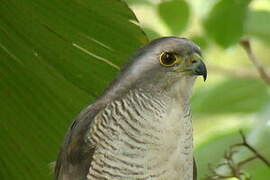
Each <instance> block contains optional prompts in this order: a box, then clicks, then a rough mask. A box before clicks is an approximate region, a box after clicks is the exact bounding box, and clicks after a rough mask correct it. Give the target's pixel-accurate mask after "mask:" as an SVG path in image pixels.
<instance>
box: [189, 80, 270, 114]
mask: <svg viewBox="0 0 270 180" xmlns="http://www.w3.org/2000/svg"><path fill="white" fill-rule="evenodd" d="M269 98H270V96H269V94H268V91H267V87H266V86H265V84H264V83H263V82H262V81H258V80H256V79H250V78H249V79H227V80H225V81H222V82H220V83H217V84H216V85H215V86H213V87H211V88H207V89H206V88H204V89H198V90H196V92H195V94H194V96H193V100H192V108H193V113H194V114H199V115H208V116H209V115H221V114H222V115H223V114H225V113H230V114H231V113H254V112H257V111H259V110H261V109H262V107H263V106H264V105H265V104H267V102H268V100H269ZM251 104H252V106H251Z"/></svg>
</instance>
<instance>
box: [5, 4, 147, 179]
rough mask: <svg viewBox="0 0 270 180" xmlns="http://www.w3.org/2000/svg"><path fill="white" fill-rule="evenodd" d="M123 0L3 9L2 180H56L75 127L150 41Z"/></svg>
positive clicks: (9, 6) (19, 5) (18, 5)
mask: <svg viewBox="0 0 270 180" xmlns="http://www.w3.org/2000/svg"><path fill="white" fill-rule="evenodd" d="M133 22H136V18H135V16H134V14H133V13H132V12H131V11H130V10H129V9H128V8H127V6H126V4H124V3H123V2H122V1H118V0H83V1H79V0H53V1H47V0H24V1H17V0H3V1H1V3H0V24H1V25H0V99H1V100H0V109H1V111H0V120H1V123H0V129H1V131H0V137H1V141H0V155H1V160H0V177H1V179H17V180H24V179H25V180H29V179H33V180H34V179H42V180H45V179H52V178H51V177H50V176H51V174H52V173H51V172H50V169H49V163H50V162H52V161H54V160H55V158H56V156H57V153H58V150H59V147H60V145H61V143H62V141H63V136H64V134H65V131H66V129H67V127H68V125H69V124H70V123H71V121H72V119H73V118H74V117H75V116H76V115H77V114H78V112H79V111H80V110H81V109H82V108H83V107H85V106H86V105H87V104H89V103H91V102H92V101H93V100H94V99H95V97H96V96H98V95H99V94H100V93H101V92H102V91H103V89H104V88H105V86H106V85H107V84H108V83H109V82H110V81H111V79H112V78H113V77H114V76H115V75H116V73H117V72H118V69H117V67H119V66H121V65H122V64H123V63H124V62H125V61H126V60H127V58H128V57H129V56H130V54H131V53H132V52H133V51H134V50H135V49H136V48H138V47H139V46H141V45H142V44H144V43H145V42H146V41H147V39H146V36H145V35H144V33H143V32H142V30H141V29H140V28H139V27H138V26H137V25H136V23H133Z"/></svg>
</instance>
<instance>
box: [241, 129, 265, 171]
mask: <svg viewBox="0 0 270 180" xmlns="http://www.w3.org/2000/svg"><path fill="white" fill-rule="evenodd" d="M239 133H240V135H241V137H242V141H243V142H242V145H243V146H245V147H247V148H248V149H249V150H250V151H252V152H253V153H254V154H255V156H256V157H257V158H259V159H260V160H261V161H262V162H264V163H265V164H266V165H267V166H268V167H269V168H270V162H269V161H268V160H267V159H266V158H265V157H263V156H262V155H261V154H260V153H259V152H258V151H257V150H256V149H255V148H253V147H252V146H251V145H249V144H248V143H247V139H246V137H245V135H244V133H243V131H242V130H240V132H239Z"/></svg>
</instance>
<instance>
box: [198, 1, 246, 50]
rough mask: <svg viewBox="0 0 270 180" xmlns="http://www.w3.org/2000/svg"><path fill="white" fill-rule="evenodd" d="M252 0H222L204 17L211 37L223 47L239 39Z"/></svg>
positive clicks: (206, 29)
mask: <svg viewBox="0 0 270 180" xmlns="http://www.w3.org/2000/svg"><path fill="white" fill-rule="evenodd" d="M249 3H250V0H220V1H218V2H217V3H216V4H215V5H214V6H213V7H212V9H211V11H210V12H209V15H208V16H207V17H206V18H205V19H204V22H203V24H204V28H205V31H206V33H207V34H208V35H209V37H211V38H213V39H214V40H215V41H216V42H217V43H218V44H219V45H221V46H222V47H225V48H226V47H228V46H230V45H233V44H235V43H237V42H238V41H239V39H240V38H241V37H242V35H243V33H244V23H245V20H246V13H247V10H248V5H249Z"/></svg>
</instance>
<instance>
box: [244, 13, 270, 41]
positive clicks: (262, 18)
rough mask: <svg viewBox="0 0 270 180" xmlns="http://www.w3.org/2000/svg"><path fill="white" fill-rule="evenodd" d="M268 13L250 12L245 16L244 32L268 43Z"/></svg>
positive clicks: (269, 37)
mask: <svg viewBox="0 0 270 180" xmlns="http://www.w3.org/2000/svg"><path fill="white" fill-rule="evenodd" d="M269 20H270V11H250V12H249V13H248V16H247V21H246V25H245V31H246V33H247V34H248V35H252V36H255V37H258V38H260V39H262V40H264V41H265V42H268V43H270V33H269V32H270V23H269Z"/></svg>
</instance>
